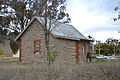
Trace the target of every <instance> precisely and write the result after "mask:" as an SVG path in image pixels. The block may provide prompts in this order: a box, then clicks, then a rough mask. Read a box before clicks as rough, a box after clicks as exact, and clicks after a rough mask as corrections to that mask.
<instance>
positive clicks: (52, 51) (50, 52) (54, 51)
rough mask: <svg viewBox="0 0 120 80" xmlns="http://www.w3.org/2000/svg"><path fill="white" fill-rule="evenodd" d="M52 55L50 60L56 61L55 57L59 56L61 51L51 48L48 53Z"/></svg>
mask: <svg viewBox="0 0 120 80" xmlns="http://www.w3.org/2000/svg"><path fill="white" fill-rule="evenodd" d="M48 54H49V55H50V57H49V58H50V61H51V62H52V63H53V62H54V61H55V58H56V57H57V56H58V54H59V52H58V51H56V50H51V51H49V53H48Z"/></svg>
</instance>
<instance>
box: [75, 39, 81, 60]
mask: <svg viewBox="0 0 120 80" xmlns="http://www.w3.org/2000/svg"><path fill="white" fill-rule="evenodd" d="M75 47H76V50H75V51H76V55H75V58H76V61H77V62H79V60H80V59H79V41H76V42H75Z"/></svg>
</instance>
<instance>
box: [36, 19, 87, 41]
mask: <svg viewBox="0 0 120 80" xmlns="http://www.w3.org/2000/svg"><path fill="white" fill-rule="evenodd" d="M36 18H37V20H38V21H39V22H40V23H42V24H43V23H44V20H43V18H41V17H36ZM48 22H49V21H48ZM52 22H53V23H54V24H52V25H51V26H52V27H51V29H53V28H54V29H53V30H52V32H51V33H52V34H53V35H54V36H56V37H67V38H73V39H77V40H79V39H85V40H89V39H87V38H86V37H85V36H84V35H82V34H81V33H80V32H79V31H78V30H77V29H75V28H74V27H73V26H72V25H69V24H65V23H61V22H59V21H55V22H54V21H52ZM47 25H48V24H47Z"/></svg>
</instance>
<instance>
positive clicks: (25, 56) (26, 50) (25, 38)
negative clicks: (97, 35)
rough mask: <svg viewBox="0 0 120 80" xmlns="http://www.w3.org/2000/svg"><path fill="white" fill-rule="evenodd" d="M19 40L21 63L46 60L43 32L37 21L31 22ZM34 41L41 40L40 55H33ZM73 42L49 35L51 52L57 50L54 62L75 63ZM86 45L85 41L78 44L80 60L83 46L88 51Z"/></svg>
mask: <svg viewBox="0 0 120 80" xmlns="http://www.w3.org/2000/svg"><path fill="white" fill-rule="evenodd" d="M21 39H22V62H44V61H46V60H47V59H46V58H47V57H46V48H45V40H44V31H43V27H42V25H41V24H40V23H39V22H38V21H37V20H34V21H33V22H32V24H31V25H30V26H29V27H28V29H27V30H26V31H25V32H24V33H23V35H22V36H21ZM34 40H41V54H34V43H33V41H34ZM75 42H76V41H74V40H67V39H59V38H55V37H54V36H53V35H52V34H50V48H51V47H53V48H52V50H57V51H58V52H59V55H58V56H57V57H56V61H55V62H57V63H59V62H63V63H64V62H65V63H66V62H75V61H76V60H75V55H76V52H75V50H76V46H75ZM83 43H84V44H83ZM88 43H89V42H87V41H80V42H79V48H80V49H79V50H80V59H82V57H81V55H82V46H83V45H85V46H86V50H87V51H88ZM55 45H56V46H55ZM81 61H82V60H81Z"/></svg>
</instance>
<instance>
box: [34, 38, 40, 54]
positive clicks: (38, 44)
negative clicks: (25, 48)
mask: <svg viewBox="0 0 120 80" xmlns="http://www.w3.org/2000/svg"><path fill="white" fill-rule="evenodd" d="M33 44H34V54H37V53H39V54H41V45H40V44H41V40H33ZM37 46H38V47H37ZM37 48H38V51H37Z"/></svg>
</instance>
